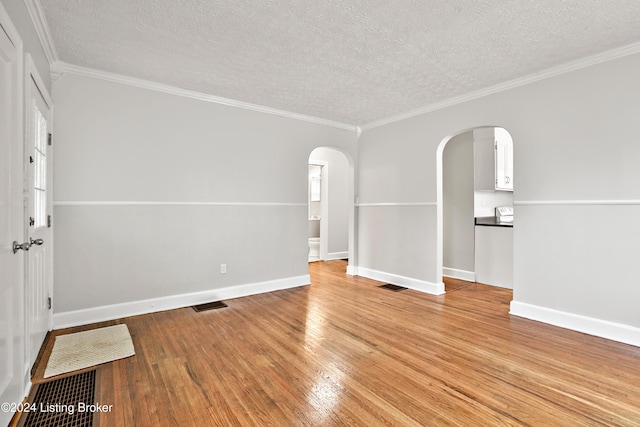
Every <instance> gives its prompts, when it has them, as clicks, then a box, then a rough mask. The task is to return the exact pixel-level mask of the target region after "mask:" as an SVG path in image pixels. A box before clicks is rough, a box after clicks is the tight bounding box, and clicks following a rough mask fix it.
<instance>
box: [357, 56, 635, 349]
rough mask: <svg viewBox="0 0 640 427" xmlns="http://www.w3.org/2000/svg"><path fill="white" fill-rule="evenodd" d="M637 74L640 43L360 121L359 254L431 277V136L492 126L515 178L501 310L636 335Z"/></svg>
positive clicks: (374, 265) (436, 139)
mask: <svg viewBox="0 0 640 427" xmlns="http://www.w3.org/2000/svg"><path fill="white" fill-rule="evenodd" d="M638 75H640V54H636V55H632V56H626V57H623V58H619V59H616V60H612V61H609V62H605V63H601V64H597V65H592V66H590V67H588V68H583V69H580V70H578V71H573V72H570V73H566V74H563V75H559V76H555V77H552V78H548V79H545V80H541V81H538V82H535V83H531V84H528V85H525V86H520V87H517V88H513V89H509V90H505V91H503V92H500V93H496V94H492V95H488V96H484V97H482V98H478V99H475V100H471V101H468V102H464V103H461V104H458V105H455V106H451V107H448V108H443V109H440V110H437V111H433V112H430V113H425V114H421V115H419V116H415V117H412V118H408V119H405V120H402V121H398V122H394V123H390V124H387V125H384V126H379V127H375V128H371V129H365V130H364V132H363V134H362V136H361V138H360V144H359V147H360V158H359V160H360V162H359V168H360V187H359V191H360V202H361V203H369V207H367V208H366V210H363V209H361V210H360V212H361V218H360V228H359V245H360V252H359V254H360V256H359V266H361V267H363V269H365V270H373V271H382V272H387V273H392V274H394V275H397V276H401V277H408V278H411V279H412V280H414V281H418V282H421V283H424V284H425V285H427V284H429V283H432V284H434V283H435V284H437V282H438V281H439V280H440V279H439V278H438V277H437V276H438V271H439V270H438V265H437V264H438V262H437V259H436V254H437V241H436V237H437V233H436V230H437V228H436V227H437V222H436V220H437V206H436V205H435V202H436V201H437V198H436V190H437V187H436V183H437V180H436V157H437V156H436V152H437V148H438V145H439V144H440V143H441V142H442V141H443V139H444V138H446V137H448V136H451V135H456V134H458V133H460V132H461V131H465V130H469V129H472V128H475V127H478V126H502V127H504V128H505V129H507V130H508V131H509V132H510V133H511V135H512V137H513V140H514V156H515V157H514V166H515V177H514V179H515V182H516V185H517V191H516V192H515V193H514V197H515V200H514V203H515V217H516V226H515V227H514V303H513V304H512V310H513V311H514V312H516V313H518V314H523V315H525V314H526V315H527V316H528V317H532V318H537V319H538V320H543V321H547V322H549V323H555V324H561V325H563V326H569V327H572V328H574V329H581V330H586V331H587V332H589V333H594V334H598V335H603V336H608V337H611V338H614V339H619V340H621V341H625V342H633V343H635V344H636V345H640V329H639V328H640V311H639V310H638V308H637V301H639V300H640V285H639V284H638V277H640V263H638V254H639V253H640V222H639V221H637V219H638V218H640V185H639V183H640V167H638V165H639V164H640V141H639V136H638V135H640V133H639V132H638V120H637V118H638V117H640V103H639V102H638V99H640V85H639V84H638V78H637V76H638ZM620 200H622V201H626V202H624V203H621V202H616V201H620ZM416 211H419V212H416ZM409 229H411V230H412V232H408V230H409ZM379 230H384V235H385V236H387V237H388V238H389V239H390V240H385V239H380V238H375V236H376V235H377V234H379ZM525 308H526V310H525Z"/></svg>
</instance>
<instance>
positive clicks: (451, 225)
mask: <svg viewBox="0 0 640 427" xmlns="http://www.w3.org/2000/svg"><path fill="white" fill-rule="evenodd" d="M442 156H443V158H442V164H443V167H442V172H443V183H442V191H443V213H444V218H443V227H444V228H443V267H444V268H445V273H444V274H445V275H448V276H451V277H457V278H461V279H465V280H473V271H474V216H473V212H474V210H473V203H474V198H473V193H474V191H473V176H474V174H473V133H472V132H465V133H462V134H460V135H458V136H455V137H454V138H452V139H451V140H450V141H449V142H448V143H447V145H446V146H445V148H444V152H443V155H442Z"/></svg>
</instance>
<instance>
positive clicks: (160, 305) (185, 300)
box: [53, 274, 311, 329]
mask: <svg viewBox="0 0 640 427" xmlns="http://www.w3.org/2000/svg"><path fill="white" fill-rule="evenodd" d="M310 283H311V277H310V276H309V275H308V274H306V275H303V276H296V277H288V278H285V279H278V280H269V281H266V282H258V283H249V284H245V285H238V286H229V287H226V288H220V289H211V290H208V291H202V292H194V293H189V294H181V295H171V296H167V297H160V298H153V299H147V300H140V301H131V302H125V303H121V304H113V305H105V306H100V307H92V308H87V309H83V310H76V311H67V312H62V313H56V314H54V315H53V325H54V329H62V328H69V327H72V326H80V325H87V324H90V323H96V322H104V321H106V320H114V319H121V318H123V317H129V316H137V315H140V314H147V313H155V312H158V311H165V310H173V309H176V308H182V307H189V306H192V305H197V304H203V303H206V302H210V301H220V300H227V299H232V298H240V297H245V296H249V295H256V294H262V293H265V292H273V291H279V290H283V289H289V288H295V287H298V286H305V285H309V284H310Z"/></svg>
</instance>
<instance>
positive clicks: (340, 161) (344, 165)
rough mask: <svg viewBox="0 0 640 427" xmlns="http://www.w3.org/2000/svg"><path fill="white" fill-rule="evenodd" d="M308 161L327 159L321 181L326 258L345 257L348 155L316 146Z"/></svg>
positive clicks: (346, 243) (347, 243) (346, 246)
mask: <svg viewBox="0 0 640 427" xmlns="http://www.w3.org/2000/svg"><path fill="white" fill-rule="evenodd" d="M309 161H322V162H326V167H323V183H322V184H324V185H328V188H327V189H326V194H327V196H328V197H327V200H326V201H325V202H326V203H327V204H328V205H327V210H328V214H329V215H328V218H322V221H325V220H328V223H327V224H326V230H327V231H326V232H327V257H328V259H339V258H346V257H347V256H348V251H349V210H350V206H351V204H352V201H351V200H350V197H349V185H350V183H351V181H350V179H349V174H350V173H351V167H350V166H349V161H348V159H347V157H346V156H345V155H344V154H343V153H341V152H340V151H338V150H334V149H331V148H326V147H319V148H316V149H315V150H313V152H312V153H311V156H310V157H309Z"/></svg>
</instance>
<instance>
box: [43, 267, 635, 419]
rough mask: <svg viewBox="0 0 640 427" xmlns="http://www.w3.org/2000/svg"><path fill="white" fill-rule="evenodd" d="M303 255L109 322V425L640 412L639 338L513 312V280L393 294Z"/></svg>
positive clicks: (105, 377) (104, 389)
mask: <svg viewBox="0 0 640 427" xmlns="http://www.w3.org/2000/svg"><path fill="white" fill-rule="evenodd" d="M345 269H346V263H345V262H344V261H332V262H316V263H312V264H310V266H309V270H310V274H311V277H312V285H311V286H308V287H302V288H294V289H289V290H284V291H278V292H272V293H267V294H261V295H254V296H250V297H245V298H238V299H234V300H228V301H225V302H226V303H227V304H228V305H229V307H227V308H223V309H220V310H213V311H206V312H200V313H197V312H195V311H194V310H192V309H191V308H185V309H179V310H172V311H166V312H161V313H154V314H149V315H143V316H136V317H130V318H126V319H120V320H118V321H113V322H103V323H100V324H96V325H88V326H84V327H81V328H71V329H67V330H63V331H55V332H53V333H52V334H51V338H50V339H49V340H48V342H47V343H45V349H44V352H43V358H42V361H41V362H40V364H39V365H38V366H37V369H36V371H35V376H34V381H35V382H40V381H42V375H43V373H44V369H45V367H46V361H47V360H48V357H49V355H50V353H51V348H52V346H53V337H55V336H57V335H60V334H63V333H69V332H76V331H79V330H87V329H92V328H96V327H102V326H108V325H113V324H117V323H126V324H127V325H128V327H129V330H130V331H131V334H132V338H133V341H134V346H135V349H136V355H135V356H134V357H131V358H128V359H123V360H119V361H116V362H114V363H110V364H105V365H102V366H101V367H100V368H99V374H100V375H101V381H100V388H101V389H100V390H99V391H98V396H99V399H100V403H102V404H112V405H114V411H113V412H111V413H104V414H100V422H101V425H103V426H108V425H123V426H125V425H135V426H156V425H161V426H163V425H167V426H170V425H219V426H248V425H255V426H263V425H273V426H300V425H302V426H327V425H351V426H354V425H362V426H376V425H393V426H397V425H402V426H411V425H415V426H424V425H457V426H477V425H505V426H512V425H531V426H539V425H554V426H557V425H607V426H610V425H614V426H615V425H620V426H631V425H640V349H639V348H637V347H634V346H630V345H625V344H621V343H617V342H613V341H609V340H605V339H602V338H597V337H593V336H588V335H585V334H580V333H577V332H573V331H569V330H565V329H561V328H556V327H553V326H550V325H545V324H542V323H538V322H534V321H530V320H527V319H523V318H518V317H515V316H511V315H509V313H508V312H509V303H510V301H511V299H512V292H511V291H510V290H508V289H502V288H497V287H492V286H487V285H481V284H475V283H469V282H464V281H460V280H456V279H445V283H446V288H447V293H446V294H444V295H440V296H433V295H427V294H423V293H420V292H417V291H413V290H410V289H409V290H403V291H402V292H389V291H388V290H384V289H380V288H378V286H379V285H381V283H380V282H376V281H374V280H370V279H366V278H362V277H354V276H347V275H346V274H345Z"/></svg>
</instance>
